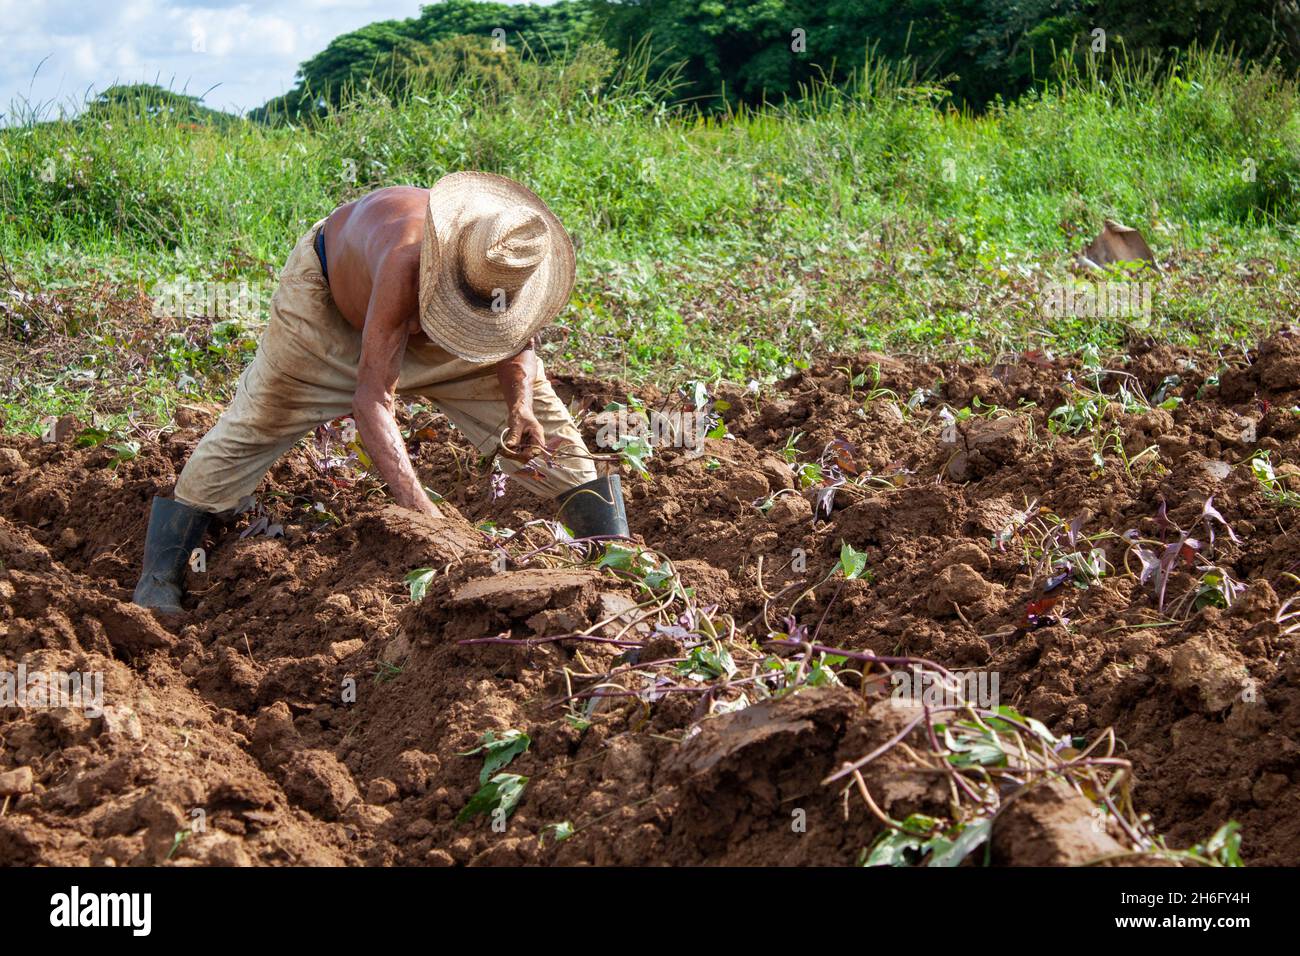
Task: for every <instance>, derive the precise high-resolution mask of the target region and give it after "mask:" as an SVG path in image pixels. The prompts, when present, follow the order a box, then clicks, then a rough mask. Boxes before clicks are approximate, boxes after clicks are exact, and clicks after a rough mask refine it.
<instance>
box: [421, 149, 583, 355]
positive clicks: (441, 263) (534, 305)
mask: <svg viewBox="0 0 1300 956" xmlns="http://www.w3.org/2000/svg"><path fill="white" fill-rule="evenodd" d="M573 277H574V255H573V243H572V242H571V241H570V240H569V234H568V233H567V232H565V231H564V227H563V226H562V225H560V220H558V219H556V218H555V214H554V213H552V212H551V210H549V209H548V208H546V203H544V202H542V201H541V200H540V199H538V198H537V196H536V195H534V194H533V192H532V191H531V190H529V189H527V188H526V187H524V186H521V185H520V184H519V183H517V182H515V181H514V180H513V179H507V178H506V177H505V176H497V175H494V174H492V173H474V172H464V173H452V174H450V175H449V176H444V177H443V178H442V179H440V180H438V181H437V182H436V183H435V184H434V186H433V188H432V189H430V190H429V206H428V209H427V211H426V213H425V217H424V242H423V244H422V246H421V248H420V326H421V328H423V329H424V333H425V334H426V335H427V336H428V337H429V338H430V339H431V340H432V341H433V343H434V344H435V345H438V346H441V347H442V348H444V349H446V350H447V351H448V352H451V353H452V354H453V355H455V356H458V357H459V358H462V359H465V360H466V361H469V362H479V363H488V362H499V361H501V360H502V359H507V358H510V357H511V356H513V355H515V354H517V353H518V352H519V351H520V349H522V348H523V347H524V346H525V345H527V344H528V340H529V339H530V338H532V336H533V335H534V334H535V333H536V332H537V331H538V330H539V329H541V328H542V327H543V326H545V325H548V324H549V323H550V322H551V320H552V319H554V318H555V316H556V315H558V314H559V312H560V310H561V309H563V308H564V306H565V305H566V304H567V303H568V301H569V293H570V292H572V291H573Z"/></svg>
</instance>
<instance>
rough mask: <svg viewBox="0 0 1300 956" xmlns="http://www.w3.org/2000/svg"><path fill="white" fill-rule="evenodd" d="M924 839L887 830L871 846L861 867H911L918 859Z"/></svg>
mask: <svg viewBox="0 0 1300 956" xmlns="http://www.w3.org/2000/svg"><path fill="white" fill-rule="evenodd" d="M924 845H925V838H924V837H920V836H914V835H912V834H910V833H903V832H900V831H898V830H887V831H886V832H885V833H882V834H881V835H880V836H879V837H878V838H877V839H876V842H875V843H873V844H872V845H871V849H870V851H869V852H868V853H867V858H866V859H865V860H863V861H862V865H863V866H911V865H912V864H913V863H914V862H915V861H916V860H917V859H919V858H920V856H921V852H922V847H923V846H924Z"/></svg>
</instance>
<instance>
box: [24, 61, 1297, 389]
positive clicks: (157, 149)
mask: <svg viewBox="0 0 1300 956" xmlns="http://www.w3.org/2000/svg"><path fill="white" fill-rule="evenodd" d="M662 92H663V91H662V90H656V89H655V88H653V87H652V86H651V85H649V84H648V83H647V81H646V70H645V63H644V60H643V59H642V60H637V59H636V58H634V59H633V60H632V61H630V62H628V63H625V64H623V65H622V66H619V67H616V65H615V64H614V63H613V62H612V61H611V59H610V57H609V54H608V51H605V50H604V49H603V48H600V47H585V48H583V49H581V50H578V51H575V52H574V53H573V54H572V55H571V56H567V57H561V58H558V59H557V60H555V61H553V62H551V63H549V64H547V65H540V64H527V65H526V66H525V68H522V69H520V70H519V71H518V73H517V75H515V76H513V77H512V79H511V83H510V85H509V88H508V89H500V88H498V89H494V90H492V91H490V94H489V92H488V91H485V90H484V88H483V85H482V84H481V83H476V82H474V81H473V80H472V78H466V77H465V76H460V77H458V78H455V79H453V80H450V81H446V82H439V83H437V84H435V85H434V86H433V87H432V88H428V89H424V90H422V91H421V92H419V93H417V92H414V91H408V92H406V93H405V94H404V95H402V96H401V97H398V98H390V97H386V96H384V95H382V94H380V93H377V92H374V91H373V90H372V91H370V92H364V91H362V92H360V93H358V94H357V95H356V96H354V97H353V98H351V99H350V100H349V101H348V102H347V104H346V105H345V106H343V107H341V108H339V109H336V110H333V111H331V112H329V113H328V115H327V116H325V117H324V118H323V119H321V120H320V121H318V122H314V123H311V124H310V125H307V126H293V125H286V126H267V125H262V124H258V123H253V122H248V121H239V122H236V123H233V124H225V125H223V126H221V127H216V126H206V125H197V126H196V125H192V124H189V123H179V122H175V121H173V120H172V119H170V118H169V117H168V115H167V114H165V113H163V114H160V115H155V116H152V117H149V116H147V115H146V116H142V115H141V113H140V111H138V110H137V111H128V110H126V109H123V108H116V109H114V108H112V107H110V108H107V109H102V110H97V111H92V112H90V113H87V114H83V115H81V116H70V115H59V116H46V117H29V118H28V120H27V121H25V122H21V123H20V124H18V125H15V126H11V127H9V128H6V129H3V130H0V205H2V207H3V219H2V221H0V253H3V257H4V259H5V261H6V262H7V264H8V266H9V268H10V269H11V270H12V271H13V273H14V274H15V275H16V276H17V277H18V278H19V279H21V280H23V281H27V282H30V283H33V284H36V285H38V286H44V285H48V284H51V283H58V282H67V281H75V280H76V279H77V277H78V276H80V275H85V274H88V272H87V270H89V271H91V272H93V273H95V274H96V275H100V276H108V277H110V278H113V279H116V280H121V281H131V280H134V281H138V282H143V283H145V284H148V283H149V282H151V281H152V280H153V279H155V278H157V277H159V276H164V275H172V274H175V273H177V272H178V271H179V272H182V273H185V274H187V275H190V276H192V277H209V278H211V277H229V276H232V275H244V274H250V275H251V274H256V275H267V274H269V273H270V272H272V271H273V270H274V269H275V268H277V267H278V265H279V263H280V262H281V261H282V260H283V257H284V256H285V255H286V254H287V251H288V249H289V248H290V245H291V243H292V241H293V239H294V238H295V237H296V236H297V235H298V234H299V233H300V232H301V231H302V230H303V229H305V228H306V226H307V225H308V224H309V223H310V222H312V221H313V220H314V219H316V218H318V217H320V216H321V215H323V214H324V213H326V212H327V211H328V210H329V209H331V208H332V207H333V206H334V205H336V204H338V203H340V202H343V201H346V200H349V199H352V198H355V197H357V196H359V195H361V194H363V193H365V192H367V191H369V190H371V189H374V188H376V187H379V186H384V185H390V184H396V183H416V184H428V183H432V182H433V181H434V180H436V179H437V178H438V177H440V176H442V175H443V174H445V173H447V172H450V171H453V170H458V169H467V168H472V169H483V170H489V171H493V172H498V173H502V174H505V175H508V176H512V177H515V178H518V179H520V180H522V181H524V182H526V183H528V184H529V185H530V186H531V187H532V188H533V189H534V190H536V191H537V192H538V193H539V194H540V195H542V196H543V197H544V198H545V199H546V200H547V201H548V202H549V203H550V204H551V205H552V207H553V208H554V210H555V211H556V213H557V214H558V215H559V216H560V217H561V219H562V220H563V221H564V222H565V224H566V225H567V226H568V227H569V228H570V230H571V232H572V233H573V234H574V235H575V236H576V237H577V239H578V240H579V242H580V243H581V252H580V256H579V259H580V266H579V282H578V286H577V288H576V289H575V293H574V299H573V308H572V309H571V310H570V312H569V313H568V315H567V316H566V323H567V328H569V330H570V331H571V332H572V333H573V334H572V335H571V336H569V338H568V339H563V340H560V341H559V342H558V345H557V346H556V348H558V350H559V352H558V354H559V355H560V356H561V357H564V358H568V359H572V360H574V361H576V362H580V363H582V364H584V365H586V366H587V367H593V368H603V369H614V368H617V369H623V370H627V371H628V372H630V373H632V374H644V373H648V372H649V371H651V370H655V369H663V368H669V369H671V370H673V371H676V372H678V373H681V374H687V373H700V374H705V375H709V374H727V375H730V376H747V375H759V376H762V375H772V374H779V373H780V372H781V371H782V370H784V369H788V368H789V366H790V364H791V362H792V361H793V360H795V359H798V358H800V357H803V356H806V355H807V354H809V353H811V352H815V351H817V350H819V349H825V348H835V347H848V346H858V345H869V346H886V345H887V346H893V347H906V348H916V349H938V348H949V349H956V350H957V351H966V352H971V351H973V350H980V349H988V348H997V347H1002V346H1004V345H1006V344H1008V343H1015V342H1022V341H1024V340H1025V339H1026V338H1029V337H1034V336H1039V337H1041V336H1043V335H1046V336H1047V337H1048V338H1049V339H1053V338H1054V339H1055V340H1057V341H1056V342H1055V344H1057V345H1059V346H1060V347H1080V346H1081V345H1085V344H1089V343H1094V344H1107V345H1114V344H1118V343H1120V342H1121V340H1122V337H1123V334H1124V333H1123V329H1122V328H1119V327H1115V326H1112V325H1107V324H1106V323H1093V324H1092V325H1082V324H1078V323H1064V324H1062V325H1060V326H1050V325H1044V323H1042V322H1040V321H1037V320H1036V319H1034V317H1032V316H1030V315H1029V314H1028V310H1029V308H1030V305H1029V304H1028V303H1027V301H1026V294H1027V293H1026V292H1025V290H1024V289H1021V288H1018V287H1017V286H1016V285H1015V283H1014V281H1013V280H1014V278H1015V276H1014V275H1012V272H1014V270H1016V269H1025V268H1028V269H1049V270H1050V269H1052V268H1056V267H1058V266H1059V263H1060V261H1061V260H1062V259H1063V257H1064V255H1065V254H1066V253H1067V252H1068V251H1070V250H1072V249H1075V248H1078V247H1079V246H1080V245H1082V243H1083V241H1084V240H1085V239H1086V238H1087V237H1090V236H1091V234H1092V233H1094V232H1095V231H1096V230H1097V228H1098V227H1099V226H1100V224H1101V220H1102V218H1103V217H1107V216H1109V217H1112V218H1115V219H1119V220H1121V221H1124V222H1127V223H1129V224H1131V225H1135V226H1138V227H1140V228H1142V229H1143V230H1144V231H1145V232H1146V233H1147V234H1148V236H1149V237H1151V238H1152V240H1153V243H1154V244H1155V245H1156V246H1157V248H1158V249H1159V250H1160V251H1162V253H1164V254H1166V255H1174V254H1181V253H1182V252H1186V251H1188V250H1196V249H1207V250H1210V251H1212V252H1213V251H1215V250H1219V251H1220V252H1222V251H1223V250H1224V249H1225V248H1226V249H1227V250H1228V253H1227V254H1229V255H1240V256H1249V255H1257V254H1258V255H1265V256H1269V257H1272V258H1274V259H1276V260H1277V261H1278V262H1287V261H1289V260H1291V259H1293V258H1294V252H1295V247H1296V235H1295V231H1294V229H1293V224H1294V222H1295V221H1296V217H1297V211H1296V210H1297V208H1300V206H1298V205H1297V199H1300V128H1298V127H1297V109H1296V106H1297V90H1296V87H1295V85H1294V83H1292V82H1291V81H1289V80H1287V79H1284V78H1282V77H1281V76H1280V75H1279V74H1277V73H1275V72H1273V71H1271V70H1269V69H1267V68H1260V67H1254V66H1252V67H1249V68H1243V67H1242V66H1241V65H1240V64H1239V63H1237V62H1235V61H1234V60H1233V59H1232V58H1231V57H1229V56H1227V55H1225V54H1223V53H1220V52H1215V51H1211V50H1193V51H1191V52H1189V53H1187V54H1186V55H1184V56H1183V57H1181V58H1180V59H1178V60H1177V61H1175V62H1173V63H1172V64H1170V65H1167V66H1165V67H1163V68H1161V69H1154V68H1152V67H1150V66H1149V65H1147V64H1142V63H1138V64H1120V65H1119V66H1117V67H1115V68H1113V69H1109V70H1107V71H1106V73H1105V76H1104V77H1103V75H1102V71H1100V70H1095V69H1091V68H1089V67H1088V66H1087V64H1086V63H1085V65H1084V66H1083V67H1078V66H1071V65H1068V64H1065V65H1063V66H1062V72H1061V75H1060V79H1059V81H1058V82H1056V83H1054V84H1051V85H1048V86H1045V87H1044V88H1043V89H1041V90H1037V91H1035V92H1033V93H1031V94H1030V95H1028V96H1026V97H1025V98H1023V99H1022V100H1021V101H1019V102H1016V103H1014V104H1010V105H999V106H997V107H995V108H993V109H992V110H990V111H989V112H988V113H987V114H985V115H982V116H979V117H972V116H969V115H961V114H958V113H955V112H952V111H946V110H944V109H942V108H940V107H939V106H938V104H939V103H940V102H941V100H942V91H941V90H940V89H937V88H934V87H931V86H925V85H922V84H918V83H917V82H915V81H914V80H913V79H912V77H911V75H910V74H909V73H908V72H907V71H906V69H899V68H894V67H889V66H888V65H886V64H883V63H877V62H871V61H868V62H867V63H866V64H864V66H863V68H862V69H860V70H859V71H858V74H857V76H856V78H855V79H854V81H853V82H851V83H849V84H848V85H845V86H839V87H836V86H831V85H829V84H815V85H813V86H812V87H810V88H808V89H806V90H804V91H803V94H802V95H801V96H800V97H799V98H798V99H795V100H791V101H787V102H784V103H780V104H772V105H767V106H764V107H763V108H761V109H742V110H739V111H737V112H734V113H730V114H726V115H704V114H700V113H697V112H692V111H689V110H673V109H670V108H669V107H667V106H665V105H664V100H665V98H664V97H663V96H662ZM1009 276H1010V278H1008V277H1009ZM1273 299H1274V300H1275V301H1276V296H1274V297H1273ZM1198 301H1199V300H1194V299H1191V298H1188V299H1186V300H1182V299H1180V298H1179V293H1176V292H1175V293H1171V295H1170V296H1167V297H1166V298H1165V300H1164V302H1163V306H1162V308H1163V309H1164V312H1165V314H1163V315H1162V317H1161V321H1162V322H1163V323H1164V331H1165V333H1167V334H1168V335H1169V336H1170V337H1175V338H1177V337H1179V336H1183V337H1185V338H1187V337H1190V339H1191V340H1201V341H1213V340H1216V339H1231V338H1234V337H1240V336H1241V335H1242V334H1244V332H1245V330H1246V329H1247V327H1249V328H1254V326H1253V325H1251V323H1255V324H1258V323H1259V322H1260V321H1261V319H1260V316H1259V314H1258V309H1257V308H1256V294H1255V292H1253V291H1252V290H1249V289H1242V290H1240V293H1239V295H1237V296H1236V298H1235V299H1234V298H1232V297H1231V296H1230V297H1229V301H1228V302H1227V305H1226V306H1224V305H1223V303H1222V302H1220V303H1219V304H1218V305H1216V310H1217V311H1216V317H1215V318H1214V322H1215V323H1216V325H1215V328H1214V329H1201V328H1199V327H1197V326H1196V323H1195V322H1192V323H1191V324H1188V323H1186V322H1183V321H1182V320H1183V319H1185V318H1186V317H1187V316H1188V315H1191V314H1200V313H1198V309H1200V305H1198ZM1201 311H1204V310H1201ZM1202 317H1203V316H1202ZM1238 320H1240V322H1238ZM1198 321H1199V320H1198ZM1263 321H1265V322H1267V321H1271V319H1270V318H1269V317H1268V316H1265V317H1264V319H1263ZM1222 322H1226V325H1223V327H1220V325H1219V324H1218V323H1222ZM1180 323H1182V325H1181V326H1180ZM1241 323H1244V324H1241ZM1180 328H1182V331H1179V330H1180Z"/></svg>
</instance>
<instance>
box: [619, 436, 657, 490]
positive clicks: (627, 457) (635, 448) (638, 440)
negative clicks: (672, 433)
mask: <svg viewBox="0 0 1300 956" xmlns="http://www.w3.org/2000/svg"><path fill="white" fill-rule="evenodd" d="M611 449H612V450H613V451H615V452H617V453H618V457H619V460H620V461H622V463H623V464H624V465H626V466H627V467H628V468H630V469H632V470H633V471H635V472H636V473H637V474H638V475H640V476H641V477H642V478H645V479H646V480H649V478H650V472H649V471H648V470H647V469H646V465H645V463H646V459H648V458H650V457H651V455H653V454H654V449H653V448H652V447H651V445H650V442H649V441H647V440H646V439H645V438H643V437H642V436H640V435H624V436H622V437H621V438H619V439H618V440H617V441H615V442H614V444H613V445H612V446H611Z"/></svg>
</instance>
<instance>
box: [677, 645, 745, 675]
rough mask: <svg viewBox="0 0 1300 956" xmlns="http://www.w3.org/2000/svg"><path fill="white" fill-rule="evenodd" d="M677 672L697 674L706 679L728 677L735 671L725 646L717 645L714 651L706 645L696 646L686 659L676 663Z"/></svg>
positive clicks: (734, 665) (733, 663)
mask: <svg viewBox="0 0 1300 956" xmlns="http://www.w3.org/2000/svg"><path fill="white" fill-rule="evenodd" d="M677 672H678V673H679V674H685V675H690V674H698V675H700V676H702V677H705V678H708V679H713V678H715V677H730V676H731V675H733V674H734V673H736V662H735V661H734V660H732V657H731V654H729V653H728V652H727V650H726V649H725V648H722V647H719V648H718V649H717V650H716V651H714V650H710V649H709V648H707V647H697V648H695V649H694V650H692V651H691V653H690V654H689V655H688V656H687V658H686V660H684V661H682V662H681V663H680V664H678V665H677Z"/></svg>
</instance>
